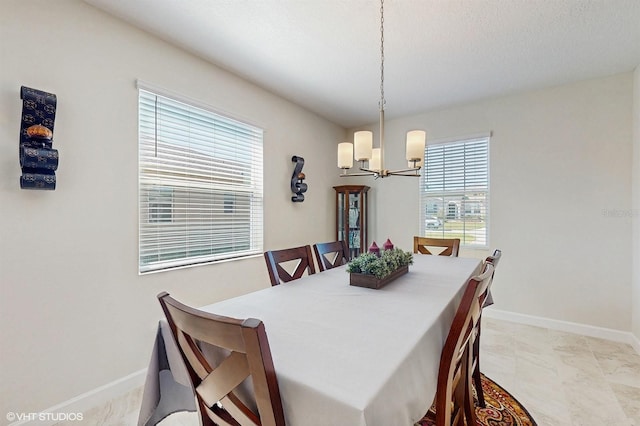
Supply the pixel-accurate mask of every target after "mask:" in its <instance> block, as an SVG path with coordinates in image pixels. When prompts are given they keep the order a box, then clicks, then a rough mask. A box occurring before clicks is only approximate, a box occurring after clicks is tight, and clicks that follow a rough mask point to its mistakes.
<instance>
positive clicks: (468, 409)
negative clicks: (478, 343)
mask: <svg viewBox="0 0 640 426" xmlns="http://www.w3.org/2000/svg"><path fill="white" fill-rule="evenodd" d="M468 349H472V348H468ZM472 352H473V351H469V353H468V354H467V361H466V362H465V364H466V365H465V366H464V367H465V370H464V373H465V376H466V377H465V378H464V382H465V383H464V416H465V417H466V419H467V425H469V426H476V425H477V424H478V422H477V419H476V407H475V404H474V402H473V384H472V380H471V377H470V375H469V373H470V371H469V367H471V365H472V362H473V359H472V356H473V353H472Z"/></svg>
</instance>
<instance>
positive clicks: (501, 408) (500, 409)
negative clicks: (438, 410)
mask: <svg viewBox="0 0 640 426" xmlns="http://www.w3.org/2000/svg"><path fill="white" fill-rule="evenodd" d="M482 390H483V391H484V400H485V403H486V405H487V408H480V407H476V417H477V420H478V423H477V426H537V423H536V422H535V420H533V418H532V417H531V414H529V412H528V411H527V409H526V408H524V407H523V406H522V404H520V403H519V402H518V400H517V399H515V398H514V397H513V396H512V395H511V394H510V393H509V392H507V391H506V390H504V389H503V388H502V387H500V385H498V384H497V383H496V382H494V381H493V380H491V379H490V378H488V377H486V376H485V375H484V374H483V375H482ZM433 410H434V407H431V409H430V410H429V413H427V415H426V416H424V418H423V419H422V420H420V421H419V422H418V423H416V426H434V425H435V424H436V422H435V418H436V416H435V412H434V411H433Z"/></svg>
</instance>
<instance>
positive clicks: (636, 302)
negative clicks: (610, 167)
mask: <svg viewBox="0 0 640 426" xmlns="http://www.w3.org/2000/svg"><path fill="white" fill-rule="evenodd" d="M632 191H633V196H632V199H633V209H632V220H633V237H632V238H633V249H632V255H633V257H632V259H633V275H632V286H633V291H632V298H631V299H632V310H633V315H632V316H633V328H632V331H633V334H635V336H636V339H638V340H639V341H640V65H638V66H637V67H636V70H635V72H634V73H633V185H632Z"/></svg>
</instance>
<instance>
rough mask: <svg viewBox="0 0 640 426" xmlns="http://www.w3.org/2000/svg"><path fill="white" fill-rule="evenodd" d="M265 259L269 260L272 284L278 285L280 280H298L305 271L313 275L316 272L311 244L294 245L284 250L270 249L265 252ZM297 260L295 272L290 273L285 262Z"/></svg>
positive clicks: (268, 266)
mask: <svg viewBox="0 0 640 426" xmlns="http://www.w3.org/2000/svg"><path fill="white" fill-rule="evenodd" d="M264 259H265V261H266V262H267V270H268V271H269V279H270V280H271V285H272V286H274V285H278V284H280V281H281V280H282V281H283V282H289V281H293V280H297V279H298V278H300V277H302V275H304V273H305V271H306V272H307V273H308V274H309V275H311V274H315V273H316V268H315V267H314V266H313V254H311V246H309V245H306V246H301V247H293V248H288V249H282V250H270V251H267V252H265V253H264ZM288 262H297V263H296V264H295V268H293V273H289V271H287V270H286V269H285V268H283V266H282V264H283V263H288Z"/></svg>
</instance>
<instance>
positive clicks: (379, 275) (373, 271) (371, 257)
mask: <svg viewBox="0 0 640 426" xmlns="http://www.w3.org/2000/svg"><path fill="white" fill-rule="evenodd" d="M411 264H413V253H411V252H405V251H403V250H402V249H399V248H394V249H390V250H384V251H382V252H381V253H380V255H379V256H378V255H377V254H375V253H363V254H361V255H360V256H358V257H356V258H354V259H353V260H351V262H349V263H348V264H347V272H348V273H350V274H351V285H355V286H359V287H369V288H381V287H383V286H384V285H386V284H387V283H389V282H391V281H392V280H394V279H395V278H397V277H399V276H401V275H404V274H406V273H407V272H408V270H409V265H411Z"/></svg>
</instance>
